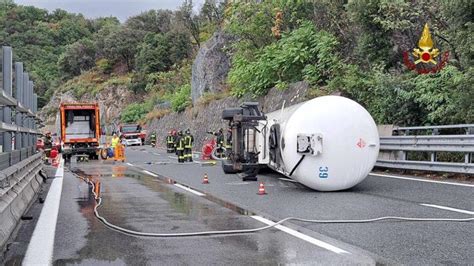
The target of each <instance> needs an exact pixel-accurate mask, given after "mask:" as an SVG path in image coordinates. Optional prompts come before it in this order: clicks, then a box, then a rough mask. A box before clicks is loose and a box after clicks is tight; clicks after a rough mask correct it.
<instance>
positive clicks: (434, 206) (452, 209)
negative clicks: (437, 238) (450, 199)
mask: <svg viewBox="0 0 474 266" xmlns="http://www.w3.org/2000/svg"><path fill="white" fill-rule="evenodd" d="M420 205H423V206H426V207H432V208H438V209H443V210H447V211H453V212H460V213H465V214H470V215H474V212H473V211H466V210H462V209H456V208H451V207H446V206H440V205H434V204H427V203H421V204H420Z"/></svg>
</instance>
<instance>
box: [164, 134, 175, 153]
mask: <svg viewBox="0 0 474 266" xmlns="http://www.w3.org/2000/svg"><path fill="white" fill-rule="evenodd" d="M174 139H175V138H174V136H173V134H172V132H171V131H168V136H166V152H167V153H173V151H174Z"/></svg>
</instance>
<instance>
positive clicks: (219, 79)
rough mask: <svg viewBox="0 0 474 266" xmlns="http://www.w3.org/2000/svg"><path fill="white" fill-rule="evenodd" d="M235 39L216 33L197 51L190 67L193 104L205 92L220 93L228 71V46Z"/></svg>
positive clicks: (229, 61)
mask: <svg viewBox="0 0 474 266" xmlns="http://www.w3.org/2000/svg"><path fill="white" fill-rule="evenodd" d="M234 40H235V37H233V36H231V35H228V34H225V33H222V32H216V33H214V35H213V36H212V37H211V39H209V40H208V41H207V42H206V43H205V44H204V45H203V46H202V47H201V49H199V51H198V54H197V56H196V59H195V60H194V63H193V67H192V73H193V74H192V80H191V98H192V100H193V103H196V101H197V100H198V99H199V97H201V96H202V95H203V93H205V92H210V93H214V92H220V91H222V89H223V87H224V86H223V84H224V83H225V80H226V78H227V73H228V72H229V69H230V63H231V57H230V54H229V52H228V51H229V49H230V44H231V43H232V42H233V41H234Z"/></svg>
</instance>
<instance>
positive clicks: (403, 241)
mask: <svg viewBox="0 0 474 266" xmlns="http://www.w3.org/2000/svg"><path fill="white" fill-rule="evenodd" d="M126 154H127V160H126V163H119V162H118V163H115V164H114V163H113V162H111V161H91V162H88V163H72V164H71V165H70V170H66V172H65V174H64V183H63V186H62V196H61V204H60V209H59V216H58V220H57V227H56V234H55V242H54V258H53V262H54V264H56V265H64V264H80V265H130V264H131V265H168V264H186V265H187V264H190V265H203V264H204V265H208V264H219V265H220V264H232V265H243V264H246V265H247V264H251V265H254V264H258V265H267V264H272V265H274V264H311V265H314V264H324V265H328V264H330V265H339V264H391V265H393V264H422V265H432V264H473V263H474V252H473V250H474V233H473V232H474V223H473V222H468V223H456V222H421V223H420V222H398V221H385V222H377V223H366V224H311V223H302V222H295V221H291V222H285V223H284V226H285V227H284V228H283V227H281V228H272V229H268V230H265V231H261V232H258V233H252V234H244V235H225V236H201V237H185V238H177V237H173V238H144V237H134V236H130V235H124V234H122V233H119V232H116V231H113V230H111V229H109V228H107V227H106V226H105V225H104V224H102V223H101V222H100V221H98V220H97V219H96V218H95V216H94V213H93V208H94V206H95V200H94V199H93V195H92V194H91V192H90V187H89V185H87V184H86V183H85V182H84V181H82V180H81V179H79V178H78V177H77V175H79V176H82V177H86V178H91V179H93V180H99V181H100V182H101V196H102V198H103V206H102V207H101V208H100V213H101V215H103V216H104V217H105V218H106V219H107V220H109V221H110V222H112V223H114V224H116V225H119V226H122V227H125V228H128V229H133V230H137V231H143V232H158V233H175V232H195V231H210V230H229V229H247V228H257V227H261V226H264V225H265V223H262V222H261V221H259V219H257V218H258V217H260V218H262V217H264V218H266V219H269V220H272V221H278V220H280V219H283V218H286V217H289V216H293V217H302V218H307V219H366V218H375V217H380V216H405V217H440V218H468V217H472V216H473V214H474V212H473V211H474V187H473V186H472V185H467V186H466V185H460V186H454V185H447V184H436V183H426V182H418V181H417V182H415V181H409V180H400V179H393V178H386V177H377V176H369V177H368V178H367V179H366V180H365V181H363V182H362V183H360V184H359V185H357V186H355V187H354V188H352V189H349V190H346V191H341V192H329V193H328V192H325V193H321V192H317V191H313V190H311V189H308V188H306V187H304V186H302V185H301V184H298V183H295V182H291V181H288V180H287V179H285V178H284V177H283V176H281V175H278V174H275V173H272V172H262V173H261V174H259V175H258V179H259V181H263V182H264V183H265V187H266V191H267V192H268V194H267V195H264V196H260V195H257V191H258V182H242V180H241V179H240V178H239V177H238V176H237V175H225V174H224V173H223V172H222V170H221V168H220V165H219V164H217V165H215V164H209V163H208V162H201V161H199V160H198V159H197V158H196V159H197V160H195V162H194V163H186V164H178V163H177V158H175V156H173V155H170V154H166V153H165V152H163V151H161V150H158V149H152V148H150V147H139V148H138V147H137V148H127V151H126ZM204 174H207V175H208V176H209V182H210V183H209V184H202V178H203V175H204ZM446 206H449V208H448V209H446V208H445V207H446ZM33 210H35V208H33ZM37 212H38V210H37V209H36V211H34V212H32V213H33V216H35V214H34V213H37ZM255 217H257V218H255ZM35 220H36V218H35V217H34V218H33V221H35ZM28 230H29V231H32V229H31V228H29V229H27V230H26V231H28ZM292 230H293V231H292ZM20 231H22V229H20ZM27 235H28V234H24V233H23V234H22V233H21V232H20V234H19V236H21V237H19V238H20V239H19V240H17V241H15V242H14V244H15V245H12V246H13V247H19V246H21V245H22V243H25V242H26V239H27V238H28V237H27ZM326 244H327V245H329V247H328V246H325V245H326ZM334 248H335V249H334ZM13 249H15V248H13ZM17 249H18V250H21V249H20V248H17ZM337 249H339V250H342V251H344V252H343V253H340V252H339V253H338V252H337V251H338V250H337ZM17 253H18V254H20V253H21V252H17ZM18 254H17V255H14V258H15V259H14V261H15V262H18V261H21V255H18ZM10 265H13V264H10ZM17 265H18V264H17Z"/></svg>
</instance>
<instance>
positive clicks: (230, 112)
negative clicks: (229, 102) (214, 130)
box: [222, 108, 242, 120]
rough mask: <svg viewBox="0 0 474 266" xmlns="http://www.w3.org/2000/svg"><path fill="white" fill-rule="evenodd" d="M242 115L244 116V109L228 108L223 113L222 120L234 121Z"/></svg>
mask: <svg viewBox="0 0 474 266" xmlns="http://www.w3.org/2000/svg"><path fill="white" fill-rule="evenodd" d="M240 114H242V108H226V109H224V111H222V119H224V120H232V119H234V115H240Z"/></svg>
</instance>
